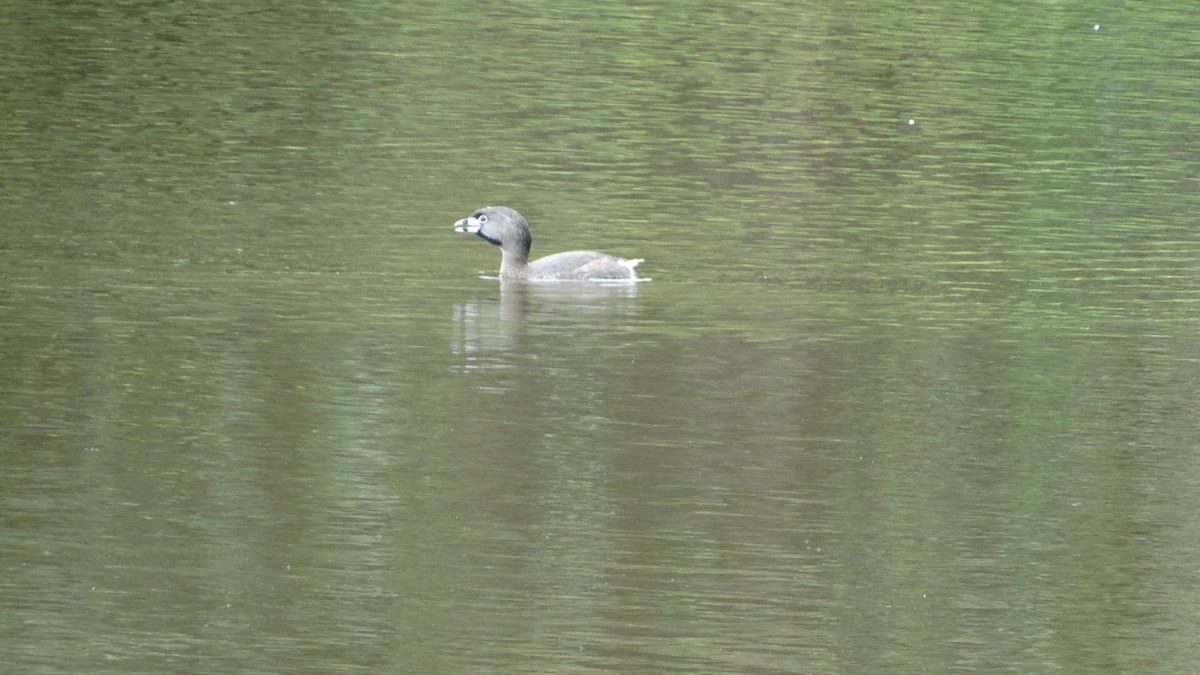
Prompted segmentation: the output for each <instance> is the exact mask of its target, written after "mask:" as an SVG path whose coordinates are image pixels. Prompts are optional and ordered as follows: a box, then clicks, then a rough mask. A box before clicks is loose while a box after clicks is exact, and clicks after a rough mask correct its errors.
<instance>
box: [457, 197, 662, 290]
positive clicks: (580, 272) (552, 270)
mask: <svg viewBox="0 0 1200 675" xmlns="http://www.w3.org/2000/svg"><path fill="white" fill-rule="evenodd" d="M454 231H455V232H460V233H464V234H474V235H477V236H479V237H480V238H482V239H484V240H486V241H488V242H489V243H491V244H495V245H496V246H499V247H500V255H501V258H500V278H501V279H541V280H558V281H589V280H601V279H629V280H635V279H637V278H638V277H637V273H636V272H635V271H634V268H635V267H637V265H638V263H640V262H642V259H641V258H636V259H632V260H629V259H625V258H618V257H616V256H611V255H608V254H605V253H598V252H596V251H567V252H565V253H555V254H554V255H548V256H546V257H544V258H538V259H537V260H534V261H533V262H530V261H529V249H530V248H531V246H532V245H533V235H532V234H531V233H530V231H529V223H528V222H526V221H525V218H524V217H523V216H521V214H519V213H517V212H516V211H514V210H513V209H510V208H508V207H506V206H487V207H484V208H482V209H479V210H478V211H476V212H475V213H473V214H471V215H470V216H469V217H467V218H463V219H462V220H460V221H458V222H457V223H455V224H454Z"/></svg>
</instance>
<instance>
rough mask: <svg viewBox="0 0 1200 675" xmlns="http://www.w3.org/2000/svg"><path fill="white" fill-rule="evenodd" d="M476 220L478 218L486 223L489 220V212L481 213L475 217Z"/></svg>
mask: <svg viewBox="0 0 1200 675" xmlns="http://www.w3.org/2000/svg"><path fill="white" fill-rule="evenodd" d="M475 220H478V221H479V222H481V223H486V222H487V214H486V213H481V214H479V215H478V216H477V217H476V218H475Z"/></svg>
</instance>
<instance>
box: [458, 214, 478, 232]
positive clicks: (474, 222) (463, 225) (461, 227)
mask: <svg viewBox="0 0 1200 675" xmlns="http://www.w3.org/2000/svg"><path fill="white" fill-rule="evenodd" d="M481 227H483V223H481V222H479V219H478V218H474V217H472V218H463V219H462V220H460V221H458V222H457V223H455V224H454V231H455V232H459V233H462V234H479V228H481Z"/></svg>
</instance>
